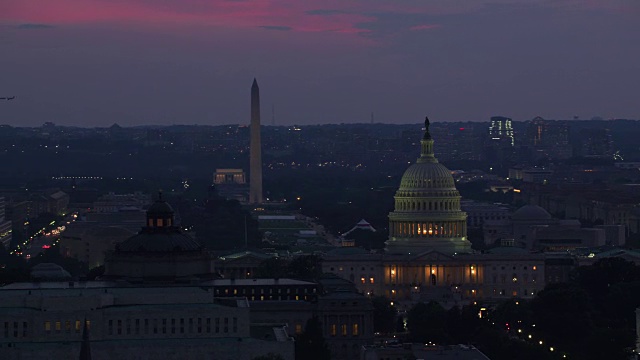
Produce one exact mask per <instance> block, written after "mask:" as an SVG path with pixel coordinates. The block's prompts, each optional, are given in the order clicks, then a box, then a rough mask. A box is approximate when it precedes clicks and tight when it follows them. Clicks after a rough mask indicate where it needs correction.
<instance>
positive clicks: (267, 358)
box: [251, 353, 284, 360]
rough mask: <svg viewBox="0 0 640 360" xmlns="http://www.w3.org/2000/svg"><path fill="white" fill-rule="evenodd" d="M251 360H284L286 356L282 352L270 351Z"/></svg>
mask: <svg viewBox="0 0 640 360" xmlns="http://www.w3.org/2000/svg"><path fill="white" fill-rule="evenodd" d="M251 360H284V358H283V357H282V355H280V354H274V353H268V354H266V355H260V356H256V357H254V358H252V359H251Z"/></svg>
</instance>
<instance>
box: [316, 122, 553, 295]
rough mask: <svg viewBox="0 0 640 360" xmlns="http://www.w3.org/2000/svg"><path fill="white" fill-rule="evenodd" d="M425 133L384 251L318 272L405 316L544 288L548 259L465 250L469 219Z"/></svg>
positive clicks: (509, 250)
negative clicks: (415, 307) (383, 300)
mask: <svg viewBox="0 0 640 360" xmlns="http://www.w3.org/2000/svg"><path fill="white" fill-rule="evenodd" d="M429 125H430V124H429V120H428V119H427V120H426V121H425V132H424V136H423V138H422V140H421V142H420V157H419V158H418V159H417V161H416V162H415V163H414V164H412V165H411V166H409V168H408V169H407V170H406V171H405V173H404V175H403V176H402V179H401V181H400V187H399V188H398V191H397V192H396V195H395V197H394V199H395V208H394V210H393V211H392V212H391V213H390V214H389V239H388V240H387V242H386V251H385V252H384V253H378V254H374V253H369V252H366V251H364V250H362V249H355V248H339V249H335V250H333V251H330V252H328V253H327V254H325V255H324V258H323V265H322V266H323V271H325V272H329V273H334V274H336V275H338V276H340V277H342V278H344V279H347V280H349V281H351V282H353V283H354V284H355V285H356V287H357V288H358V290H359V291H361V292H362V293H364V294H367V295H384V296H386V297H388V298H390V299H391V300H392V301H393V302H394V303H396V304H397V305H399V306H401V307H406V308H408V307H410V306H411V305H412V304H413V303H415V302H419V301H430V300H436V301H439V302H440V303H442V304H443V305H445V306H454V305H458V304H464V303H468V302H472V301H475V300H489V301H491V300H498V299H504V298H513V297H517V298H531V297H533V296H534V295H535V294H536V293H537V292H538V291H540V290H542V289H543V288H544V286H545V284H546V278H545V262H546V256H545V255H544V254H534V253H530V252H529V251H527V250H525V249H521V248H515V247H503V248H496V249H493V250H492V251H491V252H489V253H484V254H479V253H475V252H473V251H472V250H471V244H470V242H469V240H468V238H467V214H466V213H465V212H464V211H462V210H461V208H460V200H461V197H460V194H459V192H458V190H457V189H456V187H455V182H454V180H453V177H452V175H451V171H449V170H448V169H447V168H446V167H445V166H444V165H442V164H440V163H439V162H438V160H437V158H436V157H435V155H434V140H433V139H432V137H431V134H430V132H429Z"/></svg>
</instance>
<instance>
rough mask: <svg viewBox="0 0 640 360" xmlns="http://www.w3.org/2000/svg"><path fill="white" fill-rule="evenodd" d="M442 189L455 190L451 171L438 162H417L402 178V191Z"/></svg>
mask: <svg viewBox="0 0 640 360" xmlns="http://www.w3.org/2000/svg"><path fill="white" fill-rule="evenodd" d="M421 189H442V190H455V189H456V186H455V183H454V181H453V176H452V175H451V171H449V169H447V168H446V167H445V166H444V165H442V164H440V163H437V162H423V163H415V164H413V165H411V166H409V168H408V169H407V170H406V171H405V172H404V175H402V180H400V189H399V190H400V191H402V190H421Z"/></svg>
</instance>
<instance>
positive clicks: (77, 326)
mask: <svg viewBox="0 0 640 360" xmlns="http://www.w3.org/2000/svg"><path fill="white" fill-rule="evenodd" d="M76 332H77V333H78V332H80V320H76Z"/></svg>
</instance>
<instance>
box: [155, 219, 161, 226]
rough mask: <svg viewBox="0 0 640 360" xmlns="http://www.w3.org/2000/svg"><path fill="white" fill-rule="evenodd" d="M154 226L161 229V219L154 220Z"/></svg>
mask: <svg viewBox="0 0 640 360" xmlns="http://www.w3.org/2000/svg"><path fill="white" fill-rule="evenodd" d="M156 225H157V226H158V227H162V219H156Z"/></svg>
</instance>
